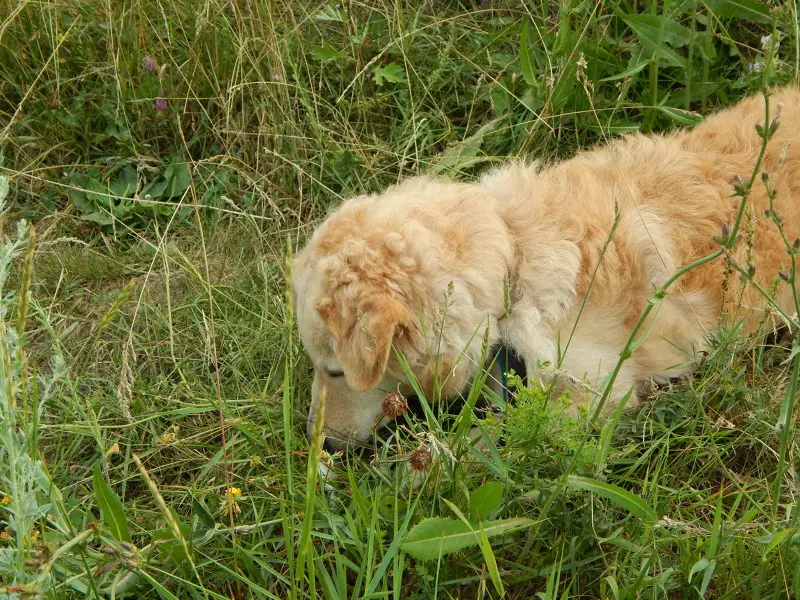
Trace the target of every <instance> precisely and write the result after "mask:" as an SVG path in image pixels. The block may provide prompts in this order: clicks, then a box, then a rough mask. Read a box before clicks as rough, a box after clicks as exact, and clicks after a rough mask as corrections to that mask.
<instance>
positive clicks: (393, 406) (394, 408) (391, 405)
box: [381, 392, 408, 419]
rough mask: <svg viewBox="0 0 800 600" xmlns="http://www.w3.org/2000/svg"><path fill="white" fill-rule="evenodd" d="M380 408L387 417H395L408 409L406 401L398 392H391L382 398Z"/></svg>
mask: <svg viewBox="0 0 800 600" xmlns="http://www.w3.org/2000/svg"><path fill="white" fill-rule="evenodd" d="M381 410H382V411H383V414H384V416H385V417H387V418H388V419H396V418H397V417H399V416H401V415H402V414H403V413H405V412H406V411H407V410H408V402H406V399H405V398H403V395H402V394H401V393H400V392H392V393H391V394H389V395H388V396H386V398H384V399H383V403H382V404H381Z"/></svg>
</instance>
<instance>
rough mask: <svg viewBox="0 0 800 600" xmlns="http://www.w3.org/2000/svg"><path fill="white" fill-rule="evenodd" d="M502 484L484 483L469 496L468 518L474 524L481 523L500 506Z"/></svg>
mask: <svg viewBox="0 0 800 600" xmlns="http://www.w3.org/2000/svg"><path fill="white" fill-rule="evenodd" d="M502 499H503V484H502V483H500V482H498V481H489V482H487V483H484V484H483V485H482V486H481V487H479V488H478V489H477V490H475V491H474V492H472V493H471V494H470V496H469V518H470V520H471V521H472V522H473V523H475V522H477V521H483V520H484V519H486V517H488V516H489V515H490V514H492V512H493V511H494V510H495V509H496V508H497V507H498V506H499V505H500V501H501V500H502Z"/></svg>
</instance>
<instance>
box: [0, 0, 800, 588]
mask: <svg viewBox="0 0 800 600" xmlns="http://www.w3.org/2000/svg"><path fill="white" fill-rule="evenodd" d="M799 18H800V17H799V16H798V10H797V5H796V3H794V2H791V1H789V2H777V1H772V0H770V1H768V2H765V3H761V2H756V1H755V0H704V1H696V0H673V1H666V0H662V1H656V0H650V1H647V2H637V0H616V1H612V2H590V1H588V0H582V1H581V0H564V1H563V2H561V3H553V2H550V3H548V2H539V3H523V2H519V3H517V2H512V1H510V0H498V1H494V2H493V1H478V0H474V1H473V2H466V1H465V2H456V1H452V2H451V1H448V2H438V1H437V2H419V3H417V2H399V1H398V2H388V1H380V0H375V1H364V2H358V1H352V2H347V1H343V2H341V3H322V2H307V1H305V0H298V1H297V2H289V1H287V0H264V1H261V2H255V1H251V0H211V1H209V0H114V1H112V0H105V1H104V0H86V1H83V2H68V1H66V0H46V1H39V2H30V1H27V0H20V1H16V0H15V1H12V0H0V196H3V195H4V194H5V191H6V187H7V191H8V195H7V198H6V200H5V205H4V206H5V208H4V210H5V213H4V217H3V219H2V230H3V232H4V235H5V236H7V238H6V240H5V243H4V244H5V245H4V246H3V249H2V252H0V284H2V286H3V288H2V289H3V295H2V303H1V304H0V312H1V313H2V323H3V325H2V328H3V329H2V334H0V348H2V353H0V358H2V360H0V376H1V379H2V381H0V597H3V598H5V597H8V598H28V597H34V596H35V595H36V594H41V595H42V596H43V597H45V598H52V599H56V598H82V597H89V598H95V597H97V598H99V597H118V598H119V597H136V598H163V599H172V598H181V599H183V598H310V597H322V598H346V597H347V598H363V597H370V598H458V597H468V598H476V597H477V598H490V597H498V596H500V595H501V594H504V595H505V596H506V597H508V598H534V597H536V598H543V599H556V598H617V599H621V598H638V597H641V598H654V599H655V598H698V597H705V598H731V599H733V598H737V599H738V598H789V597H797V595H798V594H800V534H798V533H797V532H798V518H799V517H800V508H799V507H798V494H800V490H799V489H798V485H800V483H799V482H798V452H799V451H800V447H798V441H797V439H796V436H795V431H796V428H795V419H796V412H797V408H796V407H797V403H796V402H795V393H794V392H795V390H796V385H797V377H798V372H800V358H798V357H799V356H800V352H798V349H800V346H798V345H797V343H796V342H794V341H792V339H791V338H792V336H788V339H786V338H784V339H782V340H781V342H780V343H778V344H770V343H766V342H765V339H766V338H763V337H754V338H750V339H748V338H743V337H742V336H741V335H739V334H737V332H736V327H735V324H728V325H726V326H724V327H722V326H721V327H720V330H719V331H718V332H714V333H712V334H711V335H713V337H714V348H715V349H714V352H712V353H711V354H710V355H709V356H708V357H707V358H706V360H705V361H704V363H703V364H702V365H701V366H700V367H699V370H698V373H697V376H696V377H695V378H694V379H693V380H691V381H687V382H683V383H676V384H675V385H672V386H670V387H668V388H666V389H661V390H657V391H655V392H654V393H653V396H652V398H651V400H650V401H649V402H647V403H646V404H645V405H644V407H643V408H641V409H640V410H637V411H632V412H629V413H625V414H622V415H620V416H617V417H615V418H613V419H612V420H610V421H609V422H608V423H607V424H606V425H605V426H604V427H602V428H597V429H593V428H589V427H586V426H584V425H580V424H577V423H575V422H572V421H568V420H565V419H564V418H563V417H561V416H560V411H559V409H558V405H557V404H554V403H552V402H550V403H547V402H544V400H543V398H544V397H543V395H542V394H541V393H539V392H538V391H537V390H536V389H534V390H530V391H527V392H522V393H521V396H520V398H519V402H518V403H517V405H516V406H515V407H512V408H509V411H508V416H507V419H506V425H505V428H504V429H503V431H502V437H503V440H504V443H502V444H499V443H498V444H494V443H489V444H487V445H486V446H485V447H481V448H479V449H476V448H473V447H472V446H470V444H469V442H468V438H467V436H466V435H465V432H466V431H467V430H468V429H469V427H470V426H473V425H479V426H480V427H481V428H482V429H483V430H484V431H486V432H487V434H488V433H497V431H498V429H499V428H500V425H498V423H496V422H495V421H494V419H493V417H492V416H491V415H488V416H487V417H486V418H480V415H478V416H474V415H472V413H471V412H470V411H468V410H467V411H464V412H462V413H460V414H459V415H457V416H456V417H455V418H448V417H447V416H446V415H444V414H443V413H442V412H441V411H440V409H439V408H434V409H433V410H432V411H430V412H429V413H428V414H427V415H425V416H424V417H423V418H421V419H417V418H415V417H412V416H409V415H408V414H407V415H405V416H404V417H403V418H402V420H403V423H404V425H405V427H404V428H400V429H398V431H397V432H396V433H395V434H393V437H392V438H391V440H390V442H388V443H385V444H384V443H381V442H380V440H379V441H377V442H376V451H375V453H374V454H373V455H364V456H343V457H338V456H337V457H329V459H328V460H329V464H330V467H331V469H332V471H333V473H334V474H335V475H336V476H337V478H336V479H335V480H334V481H332V485H333V487H334V488H335V489H334V491H333V492H332V493H331V491H329V490H328V488H326V487H325V486H324V485H323V482H320V481H319V480H318V479H317V471H316V469H315V467H314V462H315V459H316V457H317V451H315V450H314V449H313V446H312V447H310V446H309V443H308V441H307V440H306V438H305V436H304V433H303V431H304V423H305V415H306V404H307V398H308V386H309V364H308V362H307V360H306V358H305V356H304V354H303V352H302V348H301V347H300V346H299V343H298V340H297V337H296V334H295V331H294V329H293V323H292V318H291V314H290V312H289V311H288V310H287V304H286V284H285V277H284V275H285V271H286V266H285V265H286V261H287V256H288V255H289V254H290V253H291V251H292V250H293V249H296V247H297V245H298V244H299V243H301V242H302V240H303V239H304V238H305V237H306V235H307V234H308V232H309V230H310V229H311V227H313V224H314V223H315V222H317V221H318V220H319V218H321V217H322V216H324V214H325V212H326V211H327V210H328V209H329V208H330V207H331V206H335V205H337V203H338V202H340V200H341V199H342V198H344V197H347V196H349V195H352V194H355V193H362V192H367V191H378V190H380V189H382V188H383V187H384V186H386V185H387V184H389V183H392V182H394V181H396V180H397V179H398V178H399V177H401V176H405V175H411V174H415V173H419V172H432V171H433V172H440V173H447V174H450V175H453V176H459V177H465V178H469V177H473V176H475V175H476V174H478V173H480V172H481V171H482V170H484V169H486V168H488V167H489V166H491V165H492V164H493V163H495V162H497V161H499V160H503V159H504V158H505V157H508V156H526V157H535V158H541V159H557V158H563V157H568V156H570V155H571V154H573V153H574V152H575V151H576V150H578V149H580V148H585V147H588V146H590V145H591V144H594V143H597V142H601V141H602V140H604V139H606V138H608V137H609V136H613V135H618V134H622V133H625V132H628V131H636V130H640V131H644V132H653V131H666V130H669V129H670V128H674V127H678V126H688V125H691V124H693V123H696V122H698V121H700V120H701V119H702V117H703V115H705V114H707V113H708V112H709V111H711V110H713V109H715V108H716V107H719V106H724V105H726V104H729V103H731V102H733V101H735V100H736V99H738V98H740V97H741V96H743V95H744V94H746V93H750V92H754V91H758V90H760V89H761V88H762V87H763V86H764V85H765V84H780V83H786V82H792V81H794V82H798V81H800V76H799V74H800V59H799V58H798V55H799V54H800V52H798V45H800V35H798V29H799V27H800V25H799V21H798V19H799ZM756 167H757V165H754V169H756ZM754 174H756V175H757V171H754ZM741 175H742V176H743V177H745V176H747V175H749V174H741ZM756 183H757V184H760V179H757V180H756ZM732 193H733V190H732ZM23 219H24V220H25V222H29V223H32V224H33V226H34V228H35V235H34V233H33V231H34V230H33V229H26V227H25V226H24V225H21V223H22V222H23V221H22V220H23ZM790 243H791V242H790ZM720 268H722V266H721V267H720ZM735 275H736V274H735V273H734V274H733V276H735ZM789 276H790V277H791V276H792V274H791V273H790V274H789ZM476 391H477V390H476ZM473 399H474V398H473ZM387 435H388V434H387ZM423 444H424V445H427V447H428V448H429V449H431V450H433V451H434V454H435V455H436V456H434V458H435V460H434V464H433V465H432V467H430V468H429V469H427V470H425V471H422V472H420V473H419V474H416V475H415V474H414V472H413V471H411V470H409V468H408V463H407V457H408V456H409V454H410V453H411V452H412V451H413V450H414V449H415V448H418V447H419V446H420V445H423ZM309 465H311V467H310V468H309ZM413 477H416V479H415V480H414V481H412V478H413ZM410 483H412V484H413V485H409V484H410ZM431 519H432V520H431ZM420 523H422V525H420ZM478 523H481V525H478ZM481 531H482V532H483V533H481ZM442 532H444V534H445V535H444V537H442V535H441V534H442ZM475 532H477V533H475ZM484 536H485V537H484Z"/></svg>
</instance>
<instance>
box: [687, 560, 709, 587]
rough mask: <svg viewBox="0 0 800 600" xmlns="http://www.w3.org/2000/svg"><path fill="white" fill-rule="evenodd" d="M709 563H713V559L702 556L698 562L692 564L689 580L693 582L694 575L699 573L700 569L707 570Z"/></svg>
mask: <svg viewBox="0 0 800 600" xmlns="http://www.w3.org/2000/svg"><path fill="white" fill-rule="evenodd" d="M709 564H711V561H709V560H708V559H707V558H701V559H700V560H698V561H697V562H696V563H694V566H692V570H691V571H689V578H688V579H687V581H688V582H689V583H691V582H692V577H694V576H695V574H697V573H699V572H700V571H705V570H706V569H707V568H708V565H709Z"/></svg>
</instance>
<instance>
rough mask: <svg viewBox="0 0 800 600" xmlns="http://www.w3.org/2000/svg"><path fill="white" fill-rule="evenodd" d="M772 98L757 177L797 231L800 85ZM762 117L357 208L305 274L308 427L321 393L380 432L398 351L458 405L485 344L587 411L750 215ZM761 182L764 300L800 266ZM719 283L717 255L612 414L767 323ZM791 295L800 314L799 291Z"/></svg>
mask: <svg viewBox="0 0 800 600" xmlns="http://www.w3.org/2000/svg"><path fill="white" fill-rule="evenodd" d="M772 102H773V106H777V105H778V104H781V105H782V115H781V127H780V128H779V129H778V130H777V133H776V135H775V136H774V137H773V138H772V139H771V141H770V143H769V146H768V148H767V151H766V153H765V155H764V162H763V165H762V168H763V169H764V170H766V171H768V172H769V174H770V179H769V182H770V185H771V186H773V187H774V188H775V189H776V190H777V192H778V196H777V200H776V204H775V209H776V212H777V213H778V214H780V215H781V217H782V219H783V222H784V227H785V231H786V235H787V236H788V238H789V239H794V238H795V237H797V236H798V235H800V133H798V132H800V92H798V90H797V89H796V88H786V89H784V90H781V91H779V92H777V93H776V94H774V95H773V98H772ZM763 115H764V104H763V98H761V97H753V98H749V99H746V100H744V101H742V102H741V103H739V104H738V105H736V106H735V107H733V108H731V109H728V110H725V111H721V112H719V113H717V114H716V115H713V116H711V117H709V118H708V119H706V121H705V122H704V123H703V124H701V125H700V126H698V127H696V128H695V129H693V130H690V131H680V132H675V133H673V134H671V135H669V136H642V135H632V136H627V137H624V138H619V139H616V140H614V141H612V142H611V143H609V144H607V145H605V146H603V147H600V148H598V149H595V150H592V151H589V152H586V153H582V154H579V155H578V156H576V157H575V158H573V159H571V160H568V161H565V162H563V163H561V164H558V165H555V166H552V167H549V168H542V167H541V166H539V165H536V164H524V163H520V162H511V163H509V164H507V165H505V166H503V167H501V168H499V169H497V170H495V171H493V172H491V173H489V174H488V175H486V176H485V177H484V178H483V179H482V180H481V181H480V182H478V183H472V184H467V183H457V182H453V181H442V180H435V179H431V178H427V177H418V178H412V179H409V180H407V181H406V182H404V183H401V184H399V185H397V186H394V187H392V188H390V189H389V190H387V191H386V192H385V193H384V194H381V195H377V196H369V197H359V198H354V199H351V200H348V201H346V202H345V203H344V204H343V205H342V206H341V207H340V208H339V210H338V211H337V212H335V213H334V214H333V215H331V216H330V217H329V218H328V219H326V221H325V222H324V223H323V224H322V225H321V226H320V227H319V229H318V230H317V231H316V232H315V233H314V235H313V237H312V239H311V240H310V242H309V243H308V245H307V246H306V247H305V248H304V249H303V250H302V252H301V253H300V254H299V255H298V257H297V259H296V261H295V263H294V265H293V291H294V302H295V308H296V314H297V318H298V324H299V330H300V335H301V338H302V341H303V344H304V345H305V348H306V350H307V352H308V354H309V356H310V357H311V359H312V360H313V363H314V369H315V371H314V384H313V388H312V398H311V411H310V417H309V424H313V422H314V420H315V415H316V411H317V408H318V406H319V404H320V399H321V397H322V396H323V392H324V395H325V397H326V408H325V433H326V435H327V439H328V440H329V441H330V442H333V444H334V445H337V444H338V445H339V446H342V445H345V444H348V443H360V442H363V441H365V440H367V439H369V438H370V436H371V435H372V431H373V428H374V427H375V426H377V425H379V424H380V422H381V402H382V400H383V398H384V397H385V396H386V394H388V393H389V392H392V391H396V390H398V389H400V391H405V392H408V391H410V389H409V387H408V382H407V380H406V377H405V376H404V373H403V369H402V368H401V366H400V362H399V361H398V359H397V356H398V353H399V354H400V355H402V356H403V357H404V358H405V360H406V361H407V362H408V366H409V368H410V369H411V371H412V372H413V373H414V375H415V376H416V378H417V379H418V380H419V382H420V383H421V385H422V387H423V389H424V390H425V392H426V393H427V394H431V392H432V391H433V390H434V389H441V393H442V394H443V395H445V396H452V395H455V394H458V393H459V392H460V391H462V390H463V389H464V387H465V386H466V385H467V384H468V382H469V380H470V378H471V377H472V376H473V374H474V372H475V370H476V369H477V368H478V366H479V362H480V360H481V346H482V342H483V340H484V334H487V335H488V342H489V344H490V345H494V344H496V343H498V342H503V343H505V344H506V345H508V346H510V347H513V348H514V349H515V350H516V351H517V353H518V354H519V355H521V356H522V358H523V359H524V361H525V362H526V364H527V365H528V369H529V372H530V371H532V370H534V369H535V368H536V367H537V365H538V364H540V363H543V362H546V363H549V364H550V365H553V366H558V367H559V368H558V369H557V372H555V375H553V373H551V375H553V376H557V377H558V381H560V382H561V381H564V380H565V381H566V382H567V384H569V385H567V384H564V385H565V386H567V387H569V386H570V385H571V386H572V387H573V388H574V389H573V395H572V397H571V399H572V402H573V406H579V405H582V404H586V403H587V402H591V401H592V399H593V398H596V397H597V392H598V390H602V388H603V386H604V385H606V381H607V379H606V377H607V376H608V374H609V373H610V372H611V371H612V370H613V368H614V367H615V366H616V363H617V361H618V358H619V356H620V352H621V350H622V349H623V348H624V346H625V344H626V342H627V340H628V338H629V337H630V335H631V333H632V331H633V328H634V326H635V325H636V323H637V322H638V320H639V318H640V316H641V314H642V311H643V310H644V308H645V306H646V305H647V303H648V301H649V299H650V298H651V297H652V295H653V290H654V289H656V288H657V287H659V286H661V285H663V283H664V282H665V281H666V280H667V279H668V278H669V277H670V276H671V275H672V274H673V273H675V272H676V271H677V270H678V269H679V268H680V267H682V266H684V265H687V264H689V263H691V262H693V261H696V260H698V259H699V258H701V257H703V256H706V255H708V254H710V253H711V252H713V251H714V250H716V249H718V248H719V244H718V242H716V241H715V237H716V236H718V235H719V233H720V231H721V229H722V226H723V224H727V225H728V226H730V225H731V224H732V223H733V222H734V220H735V218H736V213H737V210H738V203H737V200H736V199H732V197H731V193H732V191H733V185H732V182H733V180H734V177H735V176H737V175H738V176H740V177H745V176H746V175H747V174H748V173H750V172H751V171H752V169H753V166H754V165H755V162H756V157H757V155H758V153H759V150H760V146H761V139H760V138H759V136H758V134H757V133H756V130H755V126H756V125H758V124H762V121H763ZM762 188H763V186H754V188H753V190H752V192H751V194H750V197H749V200H748V202H749V203H750V208H751V209H752V215H756V217H755V218H754V220H753V224H752V228H753V231H752V235H751V234H748V235H751V237H752V242H751V243H750V247H745V246H746V244H738V245H737V246H736V247H734V250H733V257H734V259H735V260H736V261H737V262H738V263H739V264H745V265H746V264H747V263H748V262H752V264H753V265H754V266H755V267H756V271H755V273H756V274H755V277H754V278H755V280H756V281H757V282H758V283H759V284H761V285H762V286H763V287H765V288H769V287H770V285H771V284H772V282H773V280H775V279H776V276H777V273H778V270H779V269H781V268H785V267H786V264H787V260H788V259H787V253H786V249H785V247H784V245H783V241H782V239H781V237H780V235H778V234H777V232H776V231H775V227H774V224H773V223H771V222H769V221H768V220H766V219H762V218H760V215H762V214H763V213H764V210H765V209H766V208H768V207H769V201H768V198H767V196H766V193H765V190H764V189H762ZM617 209H618V211H619V212H618V214H617V213H616V210H617ZM748 214H750V213H748ZM616 217H618V224H617V227H616V229H615V231H614V236H613V239H611V241H610V242H609V235H610V232H611V230H612V225H613V223H614V222H615V218H616ZM724 271H725V269H724V265H723V264H722V262H721V261H720V260H717V261H713V262H708V263H705V264H703V265H702V266H701V267H699V268H696V269H693V270H692V271H690V272H689V273H688V274H686V275H684V276H683V277H681V278H680V280H679V281H678V282H677V283H676V284H675V285H674V286H673V287H672V288H670V290H669V293H668V294H667V295H666V297H665V298H664V299H663V300H662V301H661V302H660V303H659V305H658V308H657V310H655V311H653V313H652V316H651V318H650V319H649V320H648V323H647V324H646V327H645V328H644V329H643V331H646V336H644V337H642V338H641V339H639V340H638V341H637V344H636V350H635V352H634V353H633V356H632V357H631V358H629V359H628V360H627V361H626V362H625V363H624V364H623V365H622V368H621V369H620V370H619V372H618V374H617V378H616V380H615V383H614V386H613V390H612V391H611V393H610V395H609V397H608V403H607V404H606V405H605V408H606V410H610V409H613V408H614V407H616V406H617V404H618V403H619V402H620V401H622V400H623V399H626V398H627V402H628V406H633V405H635V404H636V403H637V401H638V397H637V394H636V389H637V386H638V385H639V384H641V383H643V382H644V381H645V380H647V379H648V378H653V379H655V380H656V381H660V380H664V379H666V378H670V377H675V376H680V375H682V374H685V373H687V372H689V371H690V370H691V368H692V366H693V361H694V359H695V357H696V355H697V353H698V352H700V351H704V350H707V349H708V346H707V332H708V331H709V330H710V329H713V328H714V327H716V326H717V324H718V322H719V321H718V319H719V317H720V314H725V315H727V317H728V318H729V319H731V320H740V319H741V320H743V322H744V323H745V326H746V327H747V328H749V329H753V328H754V327H755V326H756V325H757V324H758V323H759V322H764V321H766V322H767V323H769V322H770V321H771V320H772V316H771V315H769V313H767V314H766V318H765V312H764V309H765V307H764V302H763V299H762V298H761V296H760V295H759V294H758V292H757V290H755V289H754V288H753V286H750V285H747V284H746V283H743V282H741V281H739V279H738V278H736V277H728V279H727V280H726V281H725V282H724V285H723V278H724V275H723V273H724ZM724 286H727V293H726V294H725V295H723V292H722V290H723V287H724ZM776 299H777V302H778V303H779V305H780V306H781V307H782V308H783V309H784V310H788V311H789V313H791V312H793V308H792V302H793V301H792V291H791V288H790V287H789V285H788V284H786V285H785V284H781V285H780V287H779V288H778V290H777V292H776ZM487 328H488V330H487ZM541 373H543V372H542V371H540V374H541ZM563 373H567V374H569V376H570V377H571V379H570V377H566V378H564V377H562V374H563ZM570 382H572V383H570ZM574 382H578V383H579V384H580V385H577V386H575V385H573V384H574ZM559 385H560V384H559ZM581 386H583V387H581ZM630 390H634V391H633V393H632V395H631V396H630V397H629V398H628V396H627V394H628V392H629V391H630Z"/></svg>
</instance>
